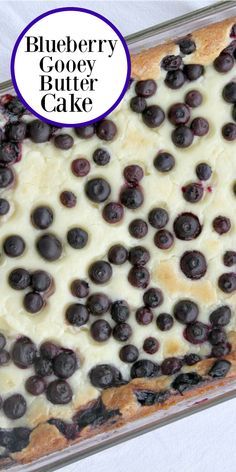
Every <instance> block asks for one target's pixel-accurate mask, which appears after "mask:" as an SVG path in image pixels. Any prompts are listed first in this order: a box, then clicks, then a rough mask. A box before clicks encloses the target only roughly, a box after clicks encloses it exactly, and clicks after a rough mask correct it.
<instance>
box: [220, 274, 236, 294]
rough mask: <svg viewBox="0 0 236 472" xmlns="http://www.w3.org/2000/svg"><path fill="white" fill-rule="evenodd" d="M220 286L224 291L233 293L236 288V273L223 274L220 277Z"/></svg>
mask: <svg viewBox="0 0 236 472" xmlns="http://www.w3.org/2000/svg"><path fill="white" fill-rule="evenodd" d="M218 287H219V288H220V289H221V290H222V292H224V293H232V292H234V291H235V290H236V273H234V272H228V273H226V274H222V275H221V276H220V277H219V279H218Z"/></svg>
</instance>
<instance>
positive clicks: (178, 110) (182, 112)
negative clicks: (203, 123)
mask: <svg viewBox="0 0 236 472" xmlns="http://www.w3.org/2000/svg"><path fill="white" fill-rule="evenodd" d="M168 119H169V121H170V122H171V123H172V125H175V126H176V125H185V124H186V123H187V122H188V121H189V119H190V111H189V107H188V106H187V105H185V103H175V104H174V105H171V107H170V109H169V111H168Z"/></svg>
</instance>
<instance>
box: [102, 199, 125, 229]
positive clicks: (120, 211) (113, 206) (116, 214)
mask: <svg viewBox="0 0 236 472" xmlns="http://www.w3.org/2000/svg"><path fill="white" fill-rule="evenodd" d="M102 216H103V218H104V220H105V221H106V222H107V223H109V224H115V223H119V221H121V220H122V218H123V216H124V208H123V206H122V205H121V204H120V203H117V202H110V203H107V205H105V206H104V208H103V211H102Z"/></svg>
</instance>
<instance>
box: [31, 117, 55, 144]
mask: <svg viewBox="0 0 236 472" xmlns="http://www.w3.org/2000/svg"><path fill="white" fill-rule="evenodd" d="M27 131H28V135H29V138H30V139H31V141H33V142H34V143H45V142H46V141H48V140H49V138H50V134H51V127H50V126H49V125H48V124H47V123H44V122H43V121H40V120H33V121H31V122H30V123H29V124H28V127H27Z"/></svg>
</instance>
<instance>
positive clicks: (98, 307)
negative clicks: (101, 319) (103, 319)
mask: <svg viewBox="0 0 236 472" xmlns="http://www.w3.org/2000/svg"><path fill="white" fill-rule="evenodd" d="M110 304H111V302H110V299H109V298H108V297H107V295H105V293H93V294H92V295H90V297H88V300H87V308H88V310H89V311H90V313H92V315H96V316H97V315H100V316H101V315H104V313H107V311H108V310H109V308H110Z"/></svg>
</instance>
